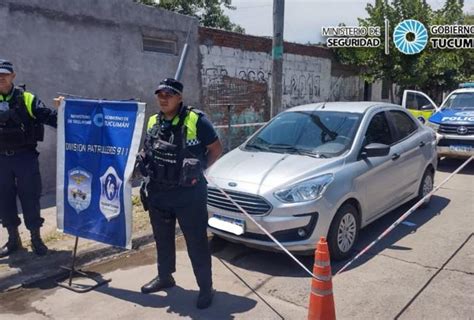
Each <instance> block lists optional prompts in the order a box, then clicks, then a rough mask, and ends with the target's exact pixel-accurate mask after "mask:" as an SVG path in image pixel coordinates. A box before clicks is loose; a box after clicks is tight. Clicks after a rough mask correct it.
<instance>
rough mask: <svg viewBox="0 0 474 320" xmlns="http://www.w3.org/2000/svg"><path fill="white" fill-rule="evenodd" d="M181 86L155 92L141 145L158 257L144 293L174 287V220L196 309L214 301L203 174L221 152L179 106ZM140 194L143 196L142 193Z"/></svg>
mask: <svg viewBox="0 0 474 320" xmlns="http://www.w3.org/2000/svg"><path fill="white" fill-rule="evenodd" d="M182 90H183V85H182V84H181V83H180V82H179V81H177V80H175V79H171V78H167V79H164V80H163V81H161V82H160V84H159V86H158V89H157V90H156V91H155V94H156V97H157V100H158V103H159V105H160V112H159V113H158V114H155V115H153V116H152V117H150V119H149V121H148V126H147V135H146V138H145V146H144V149H143V150H142V152H141V154H140V155H139V163H140V164H141V168H142V173H143V174H144V175H145V176H147V180H148V181H149V182H148V183H147V185H146V186H142V187H143V188H145V189H142V192H143V193H147V197H145V196H143V197H142V201H143V202H144V206H145V207H148V209H149V214H150V220H151V224H152V227H153V234H154V237H155V241H156V247H157V254H158V276H157V277H156V278H154V279H153V280H151V281H150V282H149V283H147V284H145V285H144V286H143V287H142V288H141V291H142V292H143V293H151V292H156V291H159V290H162V289H165V288H170V287H173V286H174V285H175V281H174V279H173V276H172V273H173V272H175V268H176V249H175V226H176V220H178V223H179V225H180V227H181V230H182V231H183V234H184V238H185V240H186V245H187V248H188V254H189V258H190V259H191V263H192V266H193V271H194V275H195V276H196V280H197V283H198V285H199V288H200V291H199V296H198V299H197V307H198V308H200V309H204V308H207V307H209V305H210V304H211V302H212V298H213V294H214V290H213V288H212V273H211V254H210V249H209V245H208V240H207V220H208V216H207V182H206V180H205V177H204V173H203V170H204V169H206V168H207V167H208V166H210V165H211V164H212V163H214V162H215V161H216V160H217V158H218V157H219V156H220V155H221V153H222V145H221V143H220V141H219V139H218V136H217V134H216V132H215V130H214V128H213V126H212V124H211V123H210V121H209V120H208V119H207V118H206V116H205V115H204V114H203V113H202V112H201V111H199V110H197V109H194V108H192V107H188V106H185V105H183V102H182ZM143 193H142V195H143Z"/></svg>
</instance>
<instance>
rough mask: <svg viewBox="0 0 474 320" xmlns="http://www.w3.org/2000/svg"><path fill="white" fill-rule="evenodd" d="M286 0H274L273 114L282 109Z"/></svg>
mask: <svg viewBox="0 0 474 320" xmlns="http://www.w3.org/2000/svg"><path fill="white" fill-rule="evenodd" d="M284 16H285V0H273V45H272V101H271V110H270V111H271V112H270V113H271V116H272V117H274V116H275V115H277V114H278V113H280V112H281V111H283V109H282V96H283V92H282V91H283V90H282V89H283V88H282V80H283V23H284Z"/></svg>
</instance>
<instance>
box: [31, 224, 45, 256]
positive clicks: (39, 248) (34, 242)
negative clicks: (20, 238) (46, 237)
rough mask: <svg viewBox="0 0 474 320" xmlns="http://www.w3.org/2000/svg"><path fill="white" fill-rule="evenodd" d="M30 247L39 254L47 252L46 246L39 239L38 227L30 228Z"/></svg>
mask: <svg viewBox="0 0 474 320" xmlns="http://www.w3.org/2000/svg"><path fill="white" fill-rule="evenodd" d="M31 248H32V249H33V252H34V253H36V254H37V255H39V256H44V255H45V254H47V253H48V247H47V246H46V245H45V244H44V242H43V240H41V235H40V229H34V230H31Z"/></svg>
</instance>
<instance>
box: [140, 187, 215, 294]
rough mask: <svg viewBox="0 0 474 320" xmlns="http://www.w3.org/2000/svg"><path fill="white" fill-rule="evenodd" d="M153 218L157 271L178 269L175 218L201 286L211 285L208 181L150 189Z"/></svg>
mask: <svg viewBox="0 0 474 320" xmlns="http://www.w3.org/2000/svg"><path fill="white" fill-rule="evenodd" d="M149 196H150V211H149V212H150V220H151V224H152V227H153V234H154V236H155V241H156V248H157V254H158V274H159V276H160V277H166V276H169V275H171V274H172V273H173V272H175V271H176V247H175V228H176V220H178V223H179V226H180V227H181V230H182V232H183V235H184V238H185V240H186V246H187V248H188V255H189V258H190V259H191V264H192V266H193V271H194V275H195V276H196V280H197V283H198V285H199V288H201V289H208V288H210V287H211V286H212V274H211V253H210V249H209V243H208V240H207V207H206V204H207V185H206V184H205V183H200V184H199V185H198V186H196V187H193V188H179V189H178V190H176V191H167V192H158V193H154V192H153V191H152V192H150V191H149Z"/></svg>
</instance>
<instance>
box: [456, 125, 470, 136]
mask: <svg viewBox="0 0 474 320" xmlns="http://www.w3.org/2000/svg"><path fill="white" fill-rule="evenodd" d="M456 131H457V132H458V134H467V131H468V130H467V128H466V127H465V126H460V127H458V129H457V130H456Z"/></svg>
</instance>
